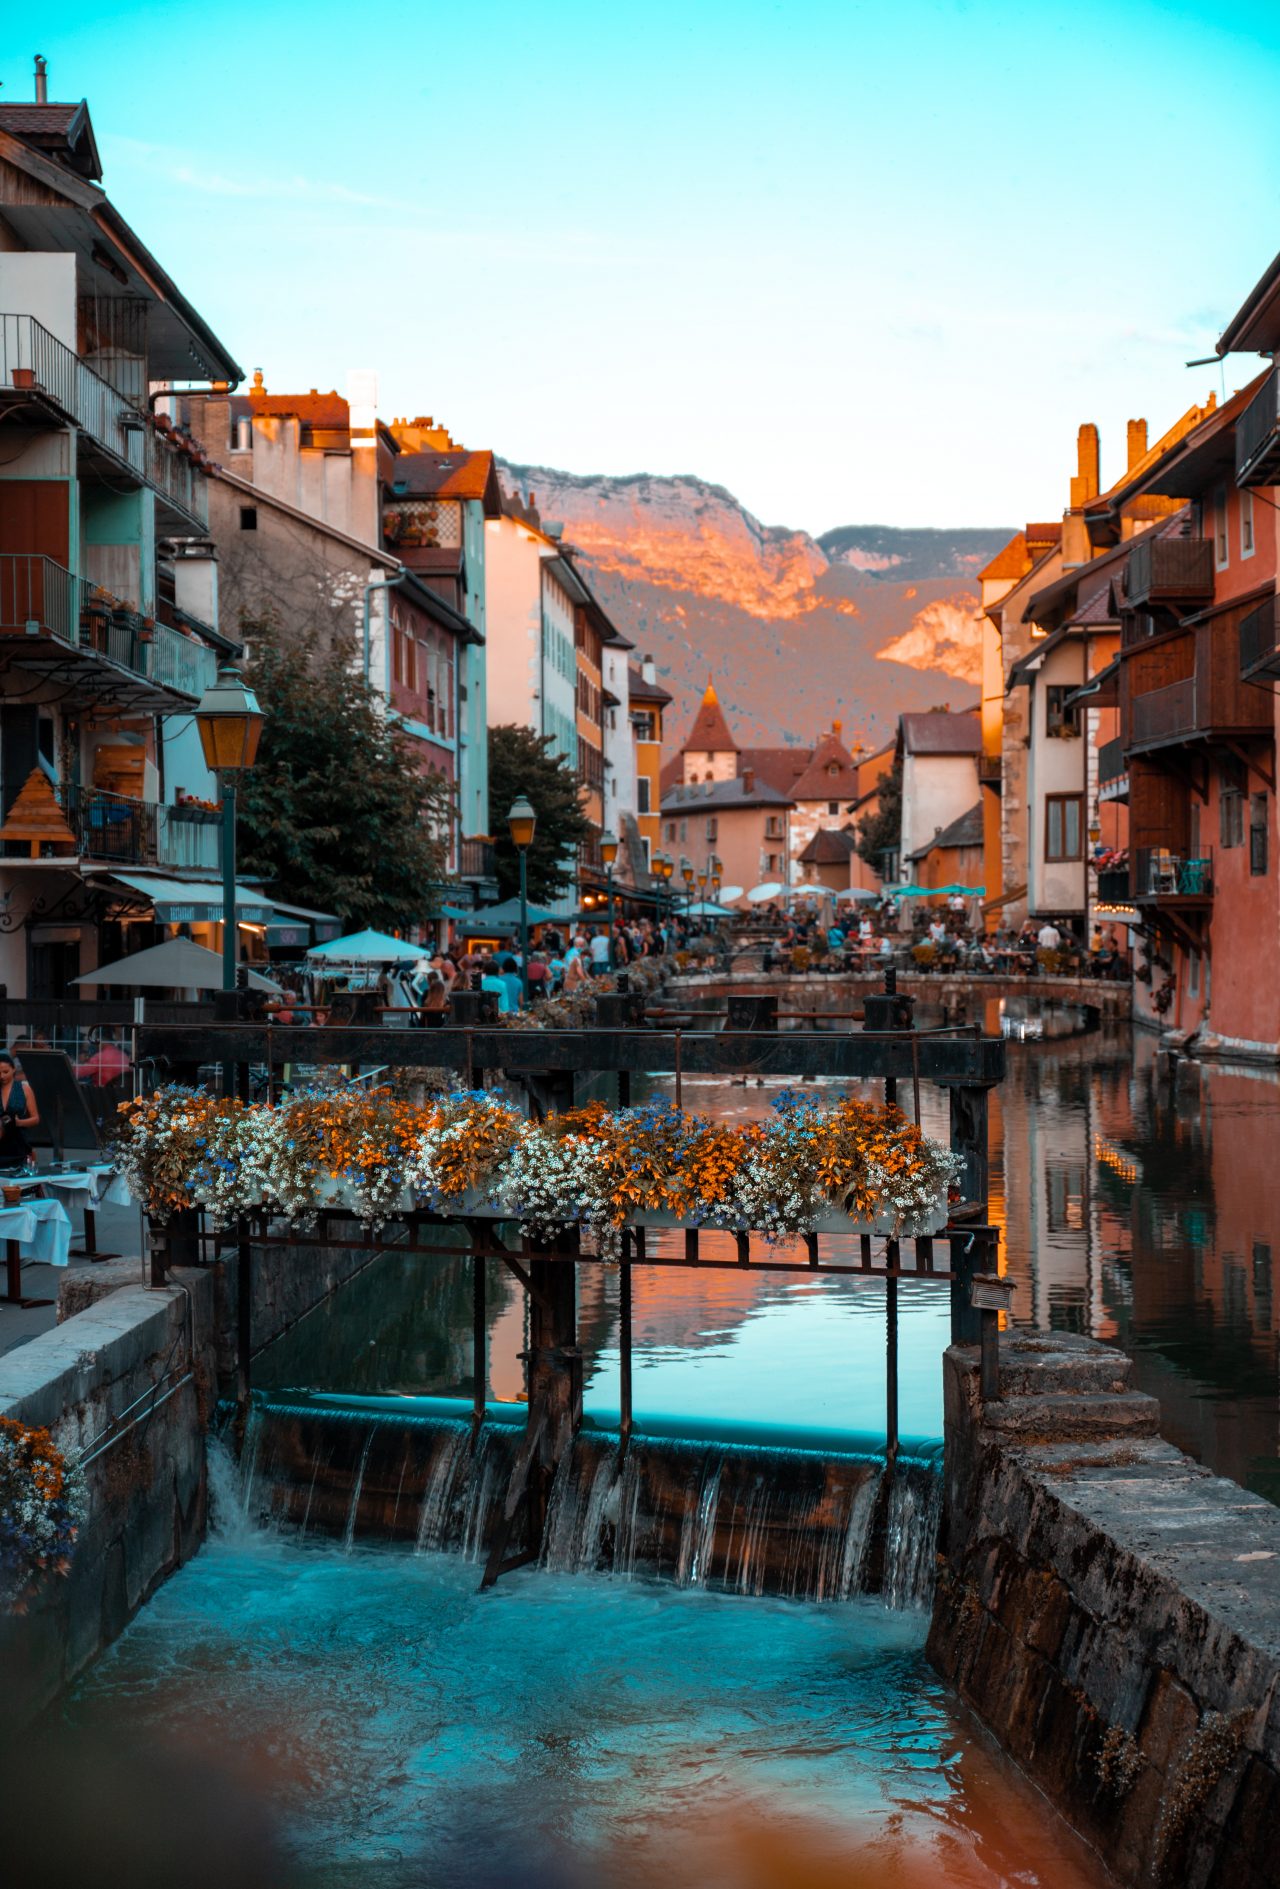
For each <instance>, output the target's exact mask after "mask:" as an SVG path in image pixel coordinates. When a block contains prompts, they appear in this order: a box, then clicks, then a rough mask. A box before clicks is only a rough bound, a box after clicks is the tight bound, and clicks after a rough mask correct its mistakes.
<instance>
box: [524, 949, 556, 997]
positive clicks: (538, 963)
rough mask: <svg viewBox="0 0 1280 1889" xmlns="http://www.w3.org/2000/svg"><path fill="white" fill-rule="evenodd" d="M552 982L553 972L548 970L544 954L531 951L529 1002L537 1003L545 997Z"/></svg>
mask: <svg viewBox="0 0 1280 1889" xmlns="http://www.w3.org/2000/svg"><path fill="white" fill-rule="evenodd" d="M550 982H551V972H550V971H549V970H548V968H547V960H546V957H545V955H544V953H543V952H541V951H531V952H530V953H529V1002H530V1003H536V1002H537V1001H538V999H539V998H542V997H545V996H546V995H547V987H548V985H549V984H550Z"/></svg>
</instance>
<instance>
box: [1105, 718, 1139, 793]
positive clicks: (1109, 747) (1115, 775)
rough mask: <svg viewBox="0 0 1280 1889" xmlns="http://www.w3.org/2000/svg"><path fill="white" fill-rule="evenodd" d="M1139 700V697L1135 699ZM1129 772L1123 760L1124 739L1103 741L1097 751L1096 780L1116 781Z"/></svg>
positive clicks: (1118, 737)
mask: <svg viewBox="0 0 1280 1889" xmlns="http://www.w3.org/2000/svg"><path fill="white" fill-rule="evenodd" d="M1136 699H1138V700H1141V698H1140V697H1138V698H1136ZM1128 771H1129V767H1128V763H1127V761H1126V760H1125V758H1124V737H1123V736H1122V735H1117V736H1116V739H1115V740H1114V741H1104V742H1103V744H1102V746H1101V747H1100V748H1099V749H1098V780H1099V781H1100V782H1101V781H1118V780H1121V779H1122V778H1123V777H1124V775H1125V774H1127V773H1128Z"/></svg>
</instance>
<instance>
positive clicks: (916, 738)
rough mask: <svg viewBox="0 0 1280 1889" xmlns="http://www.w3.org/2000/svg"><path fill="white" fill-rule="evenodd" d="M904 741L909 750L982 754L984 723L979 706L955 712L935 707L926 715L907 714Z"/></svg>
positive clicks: (902, 721)
mask: <svg viewBox="0 0 1280 1889" xmlns="http://www.w3.org/2000/svg"><path fill="white" fill-rule="evenodd" d="M899 719H900V723H901V727H902V745H903V748H904V749H905V751H906V752H907V753H908V754H981V752H982V724H981V722H980V721H979V719H978V711H977V710H976V709H967V710H962V711H961V712H960V713H959V714H955V715H953V714H952V713H951V712H950V710H949V709H931V710H930V711H929V712H928V713H927V714H925V715H903V716H901V717H900V718H899Z"/></svg>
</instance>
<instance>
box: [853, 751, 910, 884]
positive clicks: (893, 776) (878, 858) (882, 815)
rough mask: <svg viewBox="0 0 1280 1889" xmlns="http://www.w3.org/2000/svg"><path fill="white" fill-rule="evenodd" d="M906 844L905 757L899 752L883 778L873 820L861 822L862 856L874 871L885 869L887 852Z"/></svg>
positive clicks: (860, 851)
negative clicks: (903, 762)
mask: <svg viewBox="0 0 1280 1889" xmlns="http://www.w3.org/2000/svg"><path fill="white" fill-rule="evenodd" d="M901 846H902V757H901V756H900V755H899V756H898V757H897V758H896V759H895V761H894V763H893V766H892V767H891V768H890V769H889V772H888V773H887V774H886V775H884V776H883V778H882V779H881V781H880V798H879V802H878V804H877V807H876V810H875V812H874V813H873V814H872V815H871V818H870V819H869V820H862V821H860V822H859V825H858V838H857V848H858V857H859V858H860V859H865V860H866V862H867V864H868V865H869V866H870V867H871V869H872V871H873V872H879V873H883V872H884V867H885V854H886V853H896V852H898V851H899V849H900V848H901Z"/></svg>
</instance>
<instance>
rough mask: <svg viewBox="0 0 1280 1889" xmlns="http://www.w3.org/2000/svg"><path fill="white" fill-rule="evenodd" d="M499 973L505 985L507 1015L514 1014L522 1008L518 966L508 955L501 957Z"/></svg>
mask: <svg viewBox="0 0 1280 1889" xmlns="http://www.w3.org/2000/svg"><path fill="white" fill-rule="evenodd" d="M500 975H501V978H502V981H503V983H504V984H505V985H506V987H507V999H508V1002H507V1012H508V1015H514V1014H515V1013H516V1012H517V1011H518V1010H522V1009H523V1008H524V984H523V982H522V980H521V977H520V966H519V965H518V964H517V963H516V961H515V959H514V958H513V957H511V956H510V955H508V956H507V957H505V958H503V959H502V970H501V972H500Z"/></svg>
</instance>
